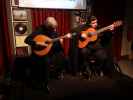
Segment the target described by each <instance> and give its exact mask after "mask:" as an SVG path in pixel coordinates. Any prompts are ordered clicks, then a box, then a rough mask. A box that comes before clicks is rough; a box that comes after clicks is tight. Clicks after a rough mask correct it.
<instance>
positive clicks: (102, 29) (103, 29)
mask: <svg viewBox="0 0 133 100" xmlns="http://www.w3.org/2000/svg"><path fill="white" fill-rule="evenodd" d="M110 26H111V25H109V26H106V27H103V28H101V29H98V30H97V31H96V33H97V34H99V33H101V32H104V31H106V30H108V29H109V28H110Z"/></svg>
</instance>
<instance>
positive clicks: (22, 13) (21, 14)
mask: <svg viewBox="0 0 133 100" xmlns="http://www.w3.org/2000/svg"><path fill="white" fill-rule="evenodd" d="M13 19H14V20H15V21H26V20H28V12H27V10H26V9H13Z"/></svg>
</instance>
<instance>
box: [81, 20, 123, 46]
mask: <svg viewBox="0 0 133 100" xmlns="http://www.w3.org/2000/svg"><path fill="white" fill-rule="evenodd" d="M112 25H114V27H118V26H120V25H122V21H116V22H114V23H113V24H111V25H109V26H106V27H103V28H101V29H98V30H95V29H94V28H88V29H87V30H85V31H82V32H81V36H82V37H84V36H85V38H84V39H83V40H79V41H78V47H79V48H84V47H86V46H87V45H88V43H90V42H93V41H96V40H97V38H98V35H99V33H101V32H104V31H106V30H109V29H110V28H111V27H112Z"/></svg>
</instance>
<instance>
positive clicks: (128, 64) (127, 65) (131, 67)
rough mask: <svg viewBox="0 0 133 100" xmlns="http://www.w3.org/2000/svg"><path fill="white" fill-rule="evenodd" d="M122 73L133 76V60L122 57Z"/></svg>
mask: <svg viewBox="0 0 133 100" xmlns="http://www.w3.org/2000/svg"><path fill="white" fill-rule="evenodd" d="M118 64H119V66H120V68H121V70H122V73H123V74H125V75H128V76H129V77H131V78H133V60H129V59H122V60H120V61H119V62H118Z"/></svg>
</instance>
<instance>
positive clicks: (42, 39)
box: [33, 34, 53, 56]
mask: <svg viewBox="0 0 133 100" xmlns="http://www.w3.org/2000/svg"><path fill="white" fill-rule="evenodd" d="M33 40H34V41H35V42H45V43H46V42H47V41H50V40H51V39H50V38H49V37H47V36H45V35H42V34H40V35H37V36H35V38H34V39H33ZM52 45H53V43H52V42H51V43H49V44H48V46H47V47H45V48H44V49H42V50H33V52H34V53H35V54H37V55H38V56H44V55H46V54H48V53H49V51H50V49H51V47H52Z"/></svg>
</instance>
